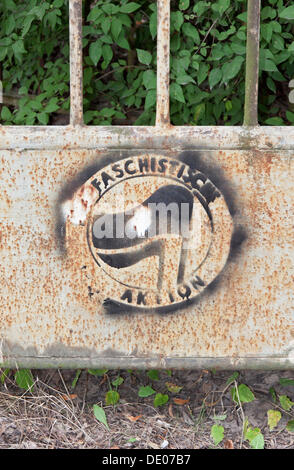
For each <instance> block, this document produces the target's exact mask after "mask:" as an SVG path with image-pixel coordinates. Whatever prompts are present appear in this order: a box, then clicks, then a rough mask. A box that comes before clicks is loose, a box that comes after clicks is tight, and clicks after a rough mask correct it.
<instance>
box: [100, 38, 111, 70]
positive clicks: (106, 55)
mask: <svg viewBox="0 0 294 470" xmlns="http://www.w3.org/2000/svg"><path fill="white" fill-rule="evenodd" d="M102 56H103V59H104V64H103V67H102V68H103V69H106V68H107V67H108V65H109V63H110V61H111V59H112V57H113V50H112V48H111V47H110V46H109V44H103V46H102Z"/></svg>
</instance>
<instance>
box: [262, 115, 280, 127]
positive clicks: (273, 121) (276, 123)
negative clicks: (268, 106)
mask: <svg viewBox="0 0 294 470" xmlns="http://www.w3.org/2000/svg"><path fill="white" fill-rule="evenodd" d="M264 124H267V125H268V126H283V125H284V124H285V123H284V121H283V119H282V118H280V117H271V118H268V119H266V120H265V121H264Z"/></svg>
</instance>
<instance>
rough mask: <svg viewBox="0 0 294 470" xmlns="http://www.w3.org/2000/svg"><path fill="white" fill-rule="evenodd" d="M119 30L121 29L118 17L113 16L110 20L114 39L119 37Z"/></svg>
mask: <svg viewBox="0 0 294 470" xmlns="http://www.w3.org/2000/svg"><path fill="white" fill-rule="evenodd" d="M121 30H122V23H121V21H120V20H119V19H118V18H116V17H114V18H113V19H112V22H111V34H112V36H113V38H114V40H115V41H116V40H117V38H118V37H119V35H120V32H121Z"/></svg>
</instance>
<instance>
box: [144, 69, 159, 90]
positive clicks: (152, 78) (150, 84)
mask: <svg viewBox="0 0 294 470" xmlns="http://www.w3.org/2000/svg"><path fill="white" fill-rule="evenodd" d="M143 85H144V87H145V88H146V89H147V90H153V89H156V75H155V73H154V71H153V70H145V71H144V72H143Z"/></svg>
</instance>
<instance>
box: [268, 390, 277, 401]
mask: <svg viewBox="0 0 294 470" xmlns="http://www.w3.org/2000/svg"><path fill="white" fill-rule="evenodd" d="M269 392H270V394H271V397H272V399H273V402H274V403H277V395H276V392H275V389H274V388H273V387H271V388H270V389H269Z"/></svg>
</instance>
